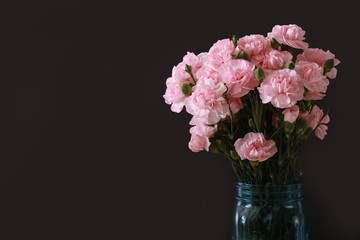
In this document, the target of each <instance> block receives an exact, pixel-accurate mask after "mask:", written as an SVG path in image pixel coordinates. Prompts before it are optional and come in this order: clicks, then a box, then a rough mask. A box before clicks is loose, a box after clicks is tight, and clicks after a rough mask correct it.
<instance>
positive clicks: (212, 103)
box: [164, 24, 340, 184]
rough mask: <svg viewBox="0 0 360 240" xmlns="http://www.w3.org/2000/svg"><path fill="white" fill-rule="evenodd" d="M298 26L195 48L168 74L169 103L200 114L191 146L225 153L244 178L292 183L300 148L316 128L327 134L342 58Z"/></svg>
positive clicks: (298, 173)
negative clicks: (325, 103)
mask: <svg viewBox="0 0 360 240" xmlns="http://www.w3.org/2000/svg"><path fill="white" fill-rule="evenodd" d="M304 35H305V31H304V30H303V29H302V28H300V27H298V26H297V25H294V24H291V25H282V26H279V25H276V26H275V27H274V28H273V29H272V31H271V32H269V33H268V34H267V36H266V37H265V36H263V35H258V34H256V35H249V36H244V37H241V38H239V39H238V38H237V37H236V36H233V37H232V38H231V39H223V40H219V41H217V42H216V43H215V44H214V45H213V46H212V47H211V48H210V50H209V52H205V53H200V54H198V55H195V54H194V53H190V52H188V53H187V54H186V55H185V56H184V58H183V61H182V62H181V63H179V64H178V65H177V66H175V67H174V68H173V70H172V76H171V77H169V78H168V79H167V81H166V85H167V89H166V92H165V95H164V98H165V102H166V103H167V104H171V110H172V111H174V112H177V113H179V112H180V111H181V110H182V109H183V107H184V106H185V109H186V111H187V112H188V113H190V114H191V115H193V117H192V119H191V121H190V125H193V127H191V128H190V133H191V140H190V142H189V148H190V149H191V150H192V151H194V152H198V151H201V150H206V151H209V152H212V153H222V154H224V155H225V156H226V157H227V158H228V159H229V160H230V162H231V164H232V167H233V169H234V172H235V174H236V176H237V178H238V180H239V181H240V182H244V183H251V184H266V183H271V184H291V183H296V182H298V181H299V179H300V176H301V175H302V172H301V167H300V162H299V150H300V148H301V145H302V143H303V142H304V141H305V140H307V139H308V138H309V137H310V136H311V135H312V134H313V133H315V135H316V136H317V137H318V138H320V139H323V138H324V136H325V135H326V130H327V126H326V124H327V123H328V122H329V121H330V118H329V115H328V111H327V110H321V109H320V108H319V107H318V106H317V105H316V101H317V100H321V99H323V98H324V96H325V93H326V90H327V87H328V85H329V79H333V78H335V77H336V73H337V72H336V68H335V66H336V65H338V64H339V63H340V61H339V60H337V59H336V58H335V56H334V54H332V53H331V52H330V51H326V52H325V51H323V50H321V49H318V48H308V43H306V42H304V39H305V38H304Z"/></svg>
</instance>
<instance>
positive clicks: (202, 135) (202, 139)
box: [189, 123, 217, 152]
mask: <svg viewBox="0 0 360 240" xmlns="http://www.w3.org/2000/svg"><path fill="white" fill-rule="evenodd" d="M216 131H217V127H216V126H215V127H211V126H207V125H205V124H202V123H200V124H199V125H196V126H194V127H192V128H190V133H191V139H190V142H189V148H190V150H191V151H193V152H200V151H202V150H206V151H209V146H210V141H209V138H211V137H213V136H214V134H215V132H216Z"/></svg>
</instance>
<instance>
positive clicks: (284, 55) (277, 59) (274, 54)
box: [260, 49, 293, 73]
mask: <svg viewBox="0 0 360 240" xmlns="http://www.w3.org/2000/svg"><path fill="white" fill-rule="evenodd" d="M292 58H293V56H292V55H291V53H289V52H288V51H277V50H275V49H270V50H269V51H267V52H265V54H264V58H263V61H262V63H261V64H260V67H261V68H262V69H263V70H264V71H265V72H266V73H269V72H270V71H267V70H278V69H282V68H284V66H285V63H286V62H288V61H291V59H292Z"/></svg>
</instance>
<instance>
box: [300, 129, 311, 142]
mask: <svg viewBox="0 0 360 240" xmlns="http://www.w3.org/2000/svg"><path fill="white" fill-rule="evenodd" d="M312 132H313V129H311V128H308V129H306V131H305V132H304V134H303V135H302V136H301V139H302V140H306V139H308V138H309V137H310V135H311V133H312Z"/></svg>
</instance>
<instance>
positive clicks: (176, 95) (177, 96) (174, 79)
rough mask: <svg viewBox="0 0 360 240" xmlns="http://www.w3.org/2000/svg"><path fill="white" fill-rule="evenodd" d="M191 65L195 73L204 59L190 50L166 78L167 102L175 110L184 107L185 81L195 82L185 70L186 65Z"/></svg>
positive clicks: (165, 95) (165, 97) (177, 110)
mask: <svg viewBox="0 0 360 240" xmlns="http://www.w3.org/2000/svg"><path fill="white" fill-rule="evenodd" d="M186 64H187V65H190V66H191V68H192V72H193V73H194V74H195V73H196V72H197V71H198V70H199V69H200V68H201V66H202V59H200V58H199V57H197V56H196V55H195V54H193V53H190V52H188V53H187V54H186V55H185V56H184V58H183V61H182V62H181V63H179V64H178V65H177V66H175V67H173V70H172V76H171V77H170V78H168V79H167V80H166V87H167V88H166V91H165V94H164V96H163V97H164V99H165V103H167V104H169V105H170V104H171V110H172V111H173V112H177V113H179V112H181V110H182V109H183V107H184V104H185V99H186V98H187V96H185V95H184V94H183V93H182V91H181V85H182V84H183V83H188V84H189V83H194V82H193V80H192V79H191V76H190V74H189V73H187V72H186V71H185V65H186Z"/></svg>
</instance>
